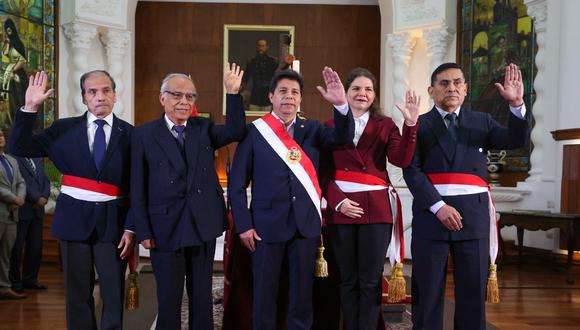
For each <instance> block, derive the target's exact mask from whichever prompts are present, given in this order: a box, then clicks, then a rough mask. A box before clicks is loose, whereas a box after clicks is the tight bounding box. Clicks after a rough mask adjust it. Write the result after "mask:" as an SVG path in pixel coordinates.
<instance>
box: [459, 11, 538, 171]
mask: <svg viewBox="0 0 580 330" xmlns="http://www.w3.org/2000/svg"><path fill="white" fill-rule="evenodd" d="M460 3H461V4H462V7H461V31H460V32H461V38H460V39H459V43H458V49H459V52H460V62H461V66H462V68H463V71H464V72H465V75H466V80H467V82H468V84H469V89H468V95H467V98H466V100H465V105H466V106H467V107H468V108H470V109H472V110H474V111H482V112H488V113H490V114H491V115H492V116H493V118H494V119H495V120H497V121H498V122H499V123H500V124H502V125H507V121H508V118H509V116H510V114H509V111H508V110H507V103H506V102H505V100H503V99H502V97H501V96H500V95H499V93H498V92H497V90H496V88H495V86H494V83H496V82H500V83H503V79H504V68H505V66H506V65H507V64H509V63H515V64H517V65H518V66H519V67H520V69H521V72H522V78H523V82H524V102H525V103H526V108H527V113H526V117H527V118H528V119H530V121H532V118H533V117H532V104H533V102H534V97H535V94H534V89H533V79H534V77H535V75H536V68H535V61H534V60H535V54H536V52H537V48H536V40H535V33H534V24H533V21H532V19H531V18H530V17H529V16H528V14H527V7H526V5H525V4H524V3H523V0H460ZM530 151H531V146H530V145H528V146H526V147H524V148H520V149H517V150H511V151H508V153H507V157H506V158H505V161H506V165H505V170H506V171H511V172H527V171H528V170H529V167H530V159H529V155H530Z"/></svg>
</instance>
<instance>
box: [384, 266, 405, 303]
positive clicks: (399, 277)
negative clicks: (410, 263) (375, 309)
mask: <svg viewBox="0 0 580 330" xmlns="http://www.w3.org/2000/svg"><path fill="white" fill-rule="evenodd" d="M406 296H407V283H406V282H405V278H404V277H403V263H401V262H397V263H396V264H395V267H392V268H391V279H390V280H389V295H388V302H389V303H396V302H399V301H402V300H404V299H405V297H406Z"/></svg>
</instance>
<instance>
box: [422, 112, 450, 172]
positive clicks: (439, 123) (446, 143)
mask: <svg viewBox="0 0 580 330" xmlns="http://www.w3.org/2000/svg"><path fill="white" fill-rule="evenodd" d="M427 116H428V118H429V120H428V121H427V122H428V123H429V126H430V128H431V130H432V131H433V134H434V135H435V138H436V139H437V142H438V145H439V147H440V148H441V150H442V151H443V154H444V155H445V158H446V159H447V162H448V163H449V164H451V163H452V162H453V157H454V156H455V147H456V144H457V142H456V141H454V140H453V138H451V136H449V133H448V132H447V126H445V122H443V118H441V115H440V114H439V112H438V111H437V109H436V108H435V107H433V109H431V111H429V113H428V114H427Z"/></svg>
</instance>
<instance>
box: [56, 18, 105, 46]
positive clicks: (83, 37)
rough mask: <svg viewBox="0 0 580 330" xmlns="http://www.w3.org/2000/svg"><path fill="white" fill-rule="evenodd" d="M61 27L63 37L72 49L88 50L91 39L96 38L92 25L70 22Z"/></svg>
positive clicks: (94, 28)
mask: <svg viewBox="0 0 580 330" xmlns="http://www.w3.org/2000/svg"><path fill="white" fill-rule="evenodd" d="M62 27H63V32H64V35H65V37H66V38H67V39H68V40H69V42H70V43H71V46H72V48H74V49H87V50H88V49H90V48H91V42H92V41H93V38H94V37H96V36H97V27H96V26H94V25H90V24H85V23H79V22H70V23H67V24H64V25H63V26H62Z"/></svg>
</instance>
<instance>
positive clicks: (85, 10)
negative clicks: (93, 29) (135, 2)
mask: <svg viewBox="0 0 580 330" xmlns="http://www.w3.org/2000/svg"><path fill="white" fill-rule="evenodd" d="M75 1H76V2H75V17H76V19H80V20H82V21H86V22H89V23H94V24H98V25H103V26H113V27H120V28H123V29H124V28H126V27H127V1H126V0H98V1H95V0H75Z"/></svg>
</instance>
